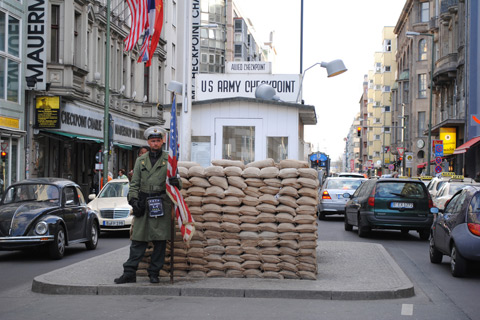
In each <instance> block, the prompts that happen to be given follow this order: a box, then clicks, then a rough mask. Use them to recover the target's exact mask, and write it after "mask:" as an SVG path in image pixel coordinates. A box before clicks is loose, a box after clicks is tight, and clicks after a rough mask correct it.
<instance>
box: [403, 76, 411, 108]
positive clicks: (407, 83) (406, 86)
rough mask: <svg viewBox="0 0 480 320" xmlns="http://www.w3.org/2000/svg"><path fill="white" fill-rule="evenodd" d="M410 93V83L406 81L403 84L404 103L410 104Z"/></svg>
mask: <svg viewBox="0 0 480 320" xmlns="http://www.w3.org/2000/svg"><path fill="white" fill-rule="evenodd" d="M408 91H410V82H408V81H406V82H405V83H404V84H403V99H402V101H403V102H404V103H408Z"/></svg>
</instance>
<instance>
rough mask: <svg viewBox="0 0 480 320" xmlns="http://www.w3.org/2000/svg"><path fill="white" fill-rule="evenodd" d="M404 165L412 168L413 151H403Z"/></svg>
mask: <svg viewBox="0 0 480 320" xmlns="http://www.w3.org/2000/svg"><path fill="white" fill-rule="evenodd" d="M405 161H406V162H405V167H407V168H412V166H413V152H405Z"/></svg>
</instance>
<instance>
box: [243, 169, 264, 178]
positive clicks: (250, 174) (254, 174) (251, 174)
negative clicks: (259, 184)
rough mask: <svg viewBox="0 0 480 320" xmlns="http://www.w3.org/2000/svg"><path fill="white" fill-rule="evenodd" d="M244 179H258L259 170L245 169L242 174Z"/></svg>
mask: <svg viewBox="0 0 480 320" xmlns="http://www.w3.org/2000/svg"><path fill="white" fill-rule="evenodd" d="M242 177H244V178H260V169H259V168H255V167H250V168H245V169H244V170H243V172H242Z"/></svg>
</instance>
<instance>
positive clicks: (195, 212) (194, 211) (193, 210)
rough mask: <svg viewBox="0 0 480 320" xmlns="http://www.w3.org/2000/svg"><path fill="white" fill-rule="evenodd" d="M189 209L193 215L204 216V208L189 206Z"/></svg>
mask: <svg viewBox="0 0 480 320" xmlns="http://www.w3.org/2000/svg"><path fill="white" fill-rule="evenodd" d="M188 209H189V210H190V213H191V214H192V215H202V214H203V210H202V207H197V206H189V207H188Z"/></svg>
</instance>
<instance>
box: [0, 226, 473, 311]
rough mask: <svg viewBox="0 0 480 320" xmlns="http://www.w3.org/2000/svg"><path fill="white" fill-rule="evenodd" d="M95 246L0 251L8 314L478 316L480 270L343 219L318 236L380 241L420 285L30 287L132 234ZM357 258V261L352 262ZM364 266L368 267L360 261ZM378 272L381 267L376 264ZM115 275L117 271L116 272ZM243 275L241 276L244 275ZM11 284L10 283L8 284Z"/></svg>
mask: <svg viewBox="0 0 480 320" xmlns="http://www.w3.org/2000/svg"><path fill="white" fill-rule="evenodd" d="M100 240H101V242H100V244H99V247H98V249H97V250H95V251H86V250H85V249H84V246H79V247H78V248H72V249H70V250H69V251H68V252H67V256H66V257H65V258H64V259H63V260H60V261H49V260H48V259H43V258H40V257H33V258H30V257H27V256H25V255H23V254H19V253H0V269H1V272H0V281H1V284H2V285H1V286H0V312H1V316H0V317H1V319H2V320H10V319H12V320H16V319H29V318H38V316H39V315H42V317H43V318H47V317H48V318H50V319H61V318H64V319H89V320H94V319H99V320H100V319H102V320H105V319H115V320H121V319H126V320H127V319H129V320H130V319H134V318H136V319H142V320H146V319H167V318H168V319H175V320H180V319H195V320H203V319H205V320H207V319H248V320H252V319H262V320H270V319H272V320H279V319H302V320H303V319H362V320H363V319H374V320H378V319H386V320H389V319H422V320H423V319H432V320H433V319H434V320H439V319H448V320H451V319H456V320H457V319H462V320H463V319H466V320H468V319H470V320H472V319H480V316H478V312H477V305H478V303H477V300H478V292H479V291H478V288H479V287H480V276H478V275H475V274H472V275H470V277H469V278H465V279H457V278H453V277H452V276H451V275H450V272H449V265H448V261H449V260H448V258H444V263H443V264H442V265H433V264H431V263H430V262H429V260H428V242H426V241H421V240H420V239H419V238H418V234H417V233H414V232H411V233H410V234H408V235H402V234H401V233H400V232H396V231H385V232H383V231H382V232H374V233H373V234H372V236H371V237H370V238H367V239H363V238H359V237H358V236H357V235H356V232H346V231H344V230H343V221H342V219H339V218H336V217H328V218H327V220H325V221H320V222H319V241H322V240H329V241H362V242H373V243H380V244H382V245H383V246H384V247H385V248H386V249H387V250H388V252H389V253H390V254H391V255H392V256H393V258H394V259H395V260H396V261H397V263H398V264H399V266H400V267H401V268H402V269H403V271H404V272H405V273H406V274H407V276H408V277H409V278H410V279H411V281H412V282H413V283H414V286H415V296H414V297H412V298H406V299H393V300H376V301H330V300H302V299H241V298H240V299H239V298H228V297H224V298H221V297H220V298H213V297H208V298H206V297H163V296H143V295H142V296H67V295H65V296H61V295H46V294H37V293H33V292H31V282H32V279H33V277H34V276H35V275H37V274H42V273H45V272H48V271H51V270H55V269H57V268H60V267H63V266H66V265H68V264H70V263H75V262H77V261H80V260H83V259H88V258H89V257H92V256H94V255H96V254H102V253H104V252H108V251H111V250H115V249H116V248H119V247H122V246H124V245H128V243H129V241H128V238H126V237H124V238H122V237H119V238H114V237H109V238H101V239H100ZM352 263H355V261H352ZM358 267H359V268H361V267H362V266H361V265H359V266H358ZM372 272H375V270H372ZM114 276H116V275H112V277H114ZM239 281H241V279H239ZM4 284H5V285H4Z"/></svg>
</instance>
